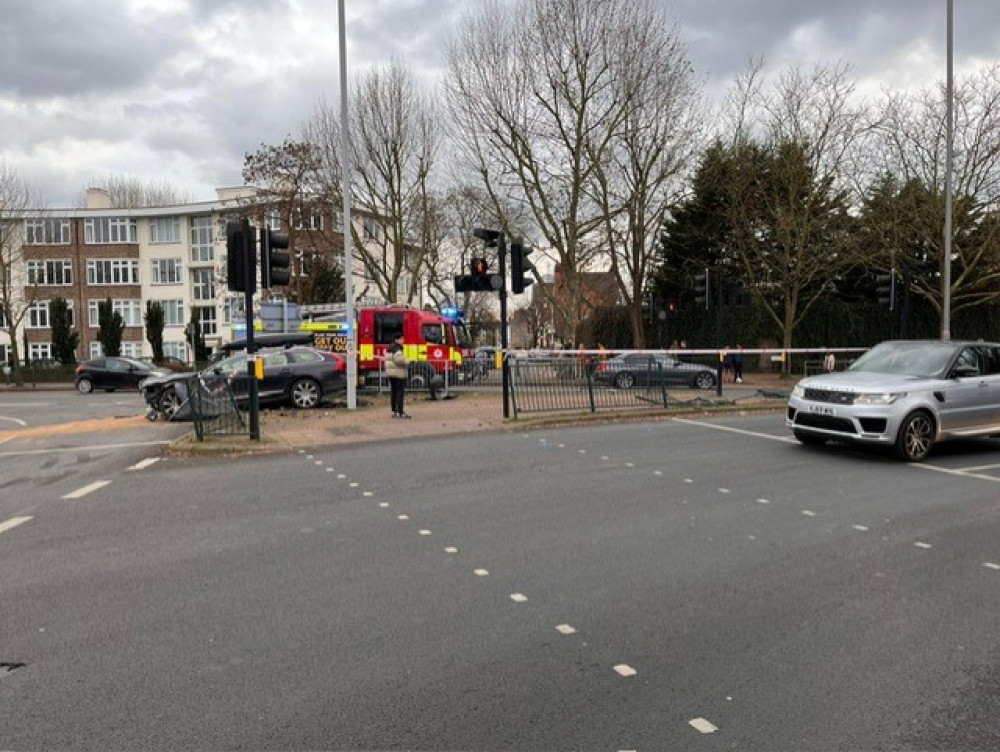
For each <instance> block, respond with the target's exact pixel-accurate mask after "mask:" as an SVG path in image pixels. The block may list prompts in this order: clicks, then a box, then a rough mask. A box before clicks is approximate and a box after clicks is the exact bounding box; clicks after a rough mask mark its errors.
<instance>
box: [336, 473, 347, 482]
mask: <svg viewBox="0 0 1000 752" xmlns="http://www.w3.org/2000/svg"><path fill="white" fill-rule="evenodd" d="M345 478H347V476H346V475H344V474H343V473H337V479H338V480H344V479H345Z"/></svg>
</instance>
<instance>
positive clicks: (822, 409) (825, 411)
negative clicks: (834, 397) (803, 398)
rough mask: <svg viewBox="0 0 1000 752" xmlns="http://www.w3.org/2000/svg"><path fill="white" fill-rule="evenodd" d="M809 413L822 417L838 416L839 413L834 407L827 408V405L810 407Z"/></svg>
mask: <svg viewBox="0 0 1000 752" xmlns="http://www.w3.org/2000/svg"><path fill="white" fill-rule="evenodd" d="M809 412H811V413H819V414H820V415H836V414H837V411H836V410H834V409H833V408H832V407H827V406H826V405H809Z"/></svg>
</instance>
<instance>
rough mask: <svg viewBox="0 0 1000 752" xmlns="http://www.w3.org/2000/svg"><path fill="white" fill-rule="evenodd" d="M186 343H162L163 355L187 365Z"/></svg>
mask: <svg viewBox="0 0 1000 752" xmlns="http://www.w3.org/2000/svg"><path fill="white" fill-rule="evenodd" d="M187 352H188V351H187V342H164V343H163V354H164V355H167V356H170V357H174V358H177V359H178V360H182V361H184V362H185V363H187V359H188V356H187Z"/></svg>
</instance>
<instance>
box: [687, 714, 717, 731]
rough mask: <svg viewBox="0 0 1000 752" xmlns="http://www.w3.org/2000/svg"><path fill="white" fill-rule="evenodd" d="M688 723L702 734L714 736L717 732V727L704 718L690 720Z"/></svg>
mask: <svg viewBox="0 0 1000 752" xmlns="http://www.w3.org/2000/svg"><path fill="white" fill-rule="evenodd" d="M688 723H689V724H690V725H691V726H692V727H693V728H694V729H695V730H696V731H700V732H701V733H703V734H714V733H715V732H716V731H718V730H719V728H718V726H716V725H714V724H712V723H710V722H709V721H706V720H705V719H704V718H692V719H691V720H690V721H688Z"/></svg>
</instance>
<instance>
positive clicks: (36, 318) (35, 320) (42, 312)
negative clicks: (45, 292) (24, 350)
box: [25, 300, 49, 329]
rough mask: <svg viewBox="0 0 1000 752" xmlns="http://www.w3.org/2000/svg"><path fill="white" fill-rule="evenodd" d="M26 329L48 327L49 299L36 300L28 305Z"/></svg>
mask: <svg viewBox="0 0 1000 752" xmlns="http://www.w3.org/2000/svg"><path fill="white" fill-rule="evenodd" d="M25 326H26V327H27V328H28V329H48V328H49V301H47V300H37V301H35V302H34V303H32V304H31V305H30V306H28V322H27V324H25Z"/></svg>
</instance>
